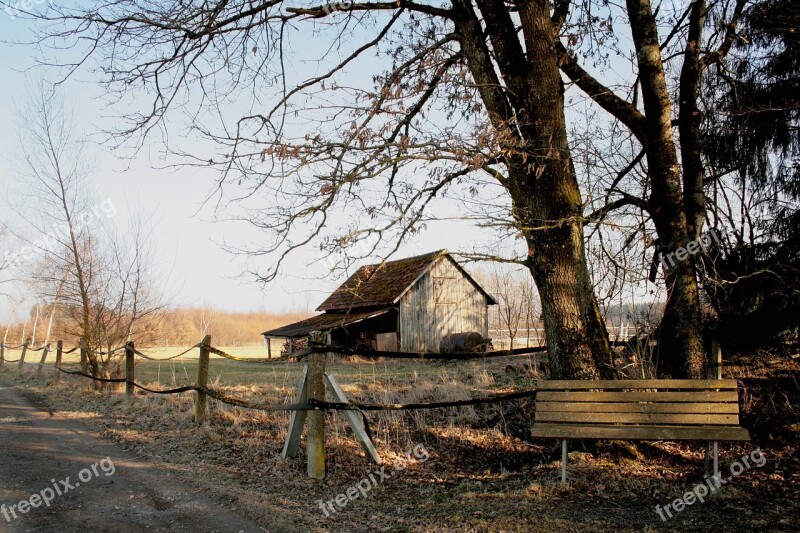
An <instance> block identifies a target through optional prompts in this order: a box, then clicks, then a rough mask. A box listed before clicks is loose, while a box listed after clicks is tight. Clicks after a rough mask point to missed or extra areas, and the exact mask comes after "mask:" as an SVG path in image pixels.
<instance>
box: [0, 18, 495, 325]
mask: <svg viewBox="0 0 800 533" xmlns="http://www.w3.org/2000/svg"><path fill="white" fill-rule="evenodd" d="M28 38H30V27H29V23H28V22H27V21H24V20H21V19H12V18H10V17H9V16H8V15H7V13H5V12H3V11H1V10H0V41H20V40H26V39H28ZM33 64H34V50H33V49H32V48H28V47H24V46H12V45H9V44H3V43H0V124H2V125H3V126H4V127H2V128H0V191H2V194H0V221H1V222H3V223H6V224H8V225H10V226H12V227H19V226H20V224H19V221H15V220H14V218H15V215H14V213H13V212H11V211H10V210H9V206H10V205H11V204H12V203H15V204H18V203H19V201H20V198H19V197H20V194H21V193H22V192H23V191H24V190H25V183H24V179H23V178H22V177H20V176H19V175H18V174H17V173H16V172H15V164H14V160H15V157H16V155H15V150H16V147H17V146H18V140H17V132H16V127H15V122H16V120H17V119H16V117H17V113H18V110H19V109H24V108H25V102H26V100H27V98H28V97H29V95H30V94H31V93H32V92H33V90H32V88H35V87H36V85H37V84H38V83H39V80H40V79H42V78H45V79H47V73H46V72H43V71H42V70H41V69H31V67H32V66H33ZM62 96H63V99H64V101H65V103H66V105H67V106H68V107H73V106H74V111H75V117H76V123H77V126H78V127H79V129H83V130H84V131H85V132H87V133H89V134H93V133H94V132H96V131H97V129H98V126H102V125H104V124H105V125H106V126H107V125H108V123H109V122H108V121H109V117H110V116H112V115H113V114H114V113H115V112H118V109H117V110H109V109H105V108H104V107H103V105H102V101H101V98H102V91H101V89H100V87H98V86H97V85H95V84H93V83H92V79H91V75H90V74H88V73H86V72H81V73H80V74H79V75H78V76H76V77H75V78H74V79H71V80H69V81H68V82H67V83H66V84H64V86H63V87H62ZM173 133H174V132H173ZM159 148H160V147H159V146H158V144H157V143H154V142H152V141H151V143H149V144H148V145H147V146H146V147H145V149H143V150H142V151H141V152H140V153H139V154H138V156H137V157H136V158H135V159H134V160H133V161H129V160H127V159H121V158H118V157H115V155H114V154H112V153H110V152H109V151H108V150H107V149H105V148H103V147H101V146H99V145H93V146H92V147H90V148H89V149H87V154H88V155H91V156H93V157H94V158H95V164H94V168H95V171H94V173H93V174H92V176H91V177H90V180H91V190H92V193H93V196H94V199H95V200H96V202H100V201H102V200H105V199H110V200H111V201H113V203H114V205H115V206H116V208H117V211H118V215H117V216H116V217H115V218H114V220H117V219H119V220H124V219H125V217H126V211H127V210H129V209H131V208H136V207H139V206H141V208H142V209H143V210H144V211H145V212H147V213H153V214H154V215H155V216H154V217H153V225H154V227H155V230H156V231H155V233H156V235H157V247H158V252H159V256H160V258H161V259H160V263H159V265H158V268H159V272H160V275H161V276H162V279H166V280H168V286H169V291H168V292H169V294H170V295H174V296H173V298H172V301H171V302H170V303H172V304H174V305H185V306H205V305H207V306H211V307H215V308H219V309H224V310H231V311H249V310H268V311H281V310H307V309H314V308H315V307H316V306H317V305H318V304H319V303H320V302H321V301H322V300H323V299H324V298H325V296H326V295H327V294H328V293H329V292H330V291H331V290H332V289H334V288H335V287H336V286H337V285H338V283H340V282H341V279H331V278H325V279H324V278H323V277H322V275H321V274H322V272H321V268H320V267H317V268H316V269H314V268H308V267H307V264H308V262H309V260H311V259H313V258H314V257H313V252H312V251H310V250H309V251H308V252H307V253H304V254H303V255H304V256H305V257H303V256H300V255H298V256H296V257H295V258H293V259H292V260H291V262H290V263H289V264H288V265H287V268H286V269H285V270H284V272H283V274H282V275H281V276H280V278H279V279H278V280H276V281H274V282H273V283H271V284H269V285H267V286H266V287H264V286H262V285H261V284H259V283H254V282H253V281H252V280H251V279H244V277H243V276H242V274H241V273H242V271H243V266H242V262H241V260H240V259H239V258H236V257H233V256H232V255H231V254H229V253H227V252H225V251H223V250H222V249H221V248H220V246H219V244H220V243H221V242H223V241H225V242H226V243H228V244H231V245H237V244H240V245H241V244H245V243H253V242H259V239H261V238H263V236H262V235H261V234H260V233H259V232H258V231H255V230H253V229H252V228H249V227H243V226H237V227H233V226H231V225H229V224H224V223H214V222H212V219H213V218H214V213H213V209H212V208H211V207H202V204H203V200H204V199H205V198H206V196H207V195H208V193H209V191H211V190H212V186H213V184H214V181H213V180H214V174H205V175H204V174H202V173H199V172H198V170H197V169H180V170H174V169H168V170H163V169H162V170H159V169H157V168H154V167H156V166H158V165H159V164H163V163H162V162H160V161H158V151H159ZM484 237H485V236H484ZM481 238H483V237H482V236H481V235H476V234H474V233H471V232H465V231H463V226H462V225H460V224H458V223H442V224H439V225H438V226H437V227H436V230H435V231H431V230H429V231H426V232H423V233H422V234H421V235H419V236H418V237H417V238H415V239H414V241H413V243H412V244H410V245H406V246H405V247H404V248H402V249H401V251H400V252H399V253H398V254H397V255H396V256H395V257H397V258H399V257H404V256H407V255H414V254H417V253H424V252H428V251H431V250H436V249H440V248H447V249H450V250H458V249H470V248H472V246H471V244H472V243H473V242H475V241H476V240H480V239H481ZM2 246H3V247H4V248H3V249H0V256H2V255H3V254H4V253H6V252H7V251H11V252H14V251H15V247H19V246H20V245H19V244H18V243H11V244H10V246H9V245H8V244H7V243H6V242H5V241H4V242H3V243H2ZM9 249H10V250H9ZM2 290H3V291H5V292H9V290H11V291H12V292H13V290H14V289H13V288H11V289H10V288H9V287H8V286H4V287H2ZM25 307H26V306H25V305H24V304H23V305H22V306H20V307H19V308H18V309H17V310H16V312H14V311H13V309H12V305H11V304H9V303H7V301H6V300H5V299H4V300H2V301H0V321H7V320H9V319H11V318H14V317H13V316H12V314H16V315H17V318H21V316H22V314H25V313H27V310H26V309H25Z"/></svg>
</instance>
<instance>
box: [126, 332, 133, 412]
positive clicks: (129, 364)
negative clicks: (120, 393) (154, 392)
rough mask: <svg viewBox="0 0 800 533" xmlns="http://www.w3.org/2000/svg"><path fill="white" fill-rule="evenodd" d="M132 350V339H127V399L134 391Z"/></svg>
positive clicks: (131, 396)
mask: <svg viewBox="0 0 800 533" xmlns="http://www.w3.org/2000/svg"><path fill="white" fill-rule="evenodd" d="M134 351H135V348H134V345H133V341H128V342H127V343H126V344H125V396H127V397H128V399H131V398H133V392H134V391H133V382H134V380H135V375H134V369H133V368H134V363H135V360H134V358H133V356H134Z"/></svg>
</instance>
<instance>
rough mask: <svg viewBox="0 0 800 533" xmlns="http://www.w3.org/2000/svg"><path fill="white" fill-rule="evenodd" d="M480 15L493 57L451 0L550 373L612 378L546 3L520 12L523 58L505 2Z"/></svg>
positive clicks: (483, 4)
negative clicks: (533, 293) (499, 146)
mask: <svg viewBox="0 0 800 533" xmlns="http://www.w3.org/2000/svg"><path fill="white" fill-rule="evenodd" d="M478 7H479V8H480V10H481V13H482V14H483V16H484V21H485V24H486V27H487V30H488V31H487V34H488V35H489V37H490V39H491V45H492V48H491V52H490V50H489V48H488V46H487V43H486V41H485V37H484V32H483V30H482V28H481V24H480V22H479V21H478V19H477V17H476V16H475V12H474V11H473V7H472V5H471V3H470V2H467V1H466V0H456V2H454V13H455V17H454V21H455V23H456V32H457V34H458V35H459V42H460V43H461V46H462V49H463V51H464V54H465V56H466V57H467V59H468V61H467V63H468V65H469V68H470V71H471V72H472V74H473V77H474V78H475V80H476V83H477V85H478V90H479V91H480V94H481V98H482V100H483V102H484V104H485V105H486V108H487V110H488V112H489V116H490V119H491V120H492V124H493V126H494V128H495V130H496V131H497V132H498V137H500V138H504V139H508V141H506V142H507V143H508V147H507V148H506V150H505V152H506V153H507V154H508V155H507V156H506V157H505V163H506V166H507V168H508V177H507V179H506V180H505V182H504V185H505V186H506V188H507V189H508V191H509V194H510V196H511V200H512V203H513V214H514V218H515V221H516V223H517V226H518V227H519V229H520V232H521V234H522V235H523V236H524V238H525V240H526V242H527V244H528V250H529V259H528V266H529V269H530V271H531V274H532V276H533V278H534V281H535V282H536V285H537V288H538V290H539V295H540V297H541V301H542V309H543V314H544V326H545V334H546V337H547V345H548V352H549V356H550V366H551V374H552V376H553V377H555V378H572V379H597V378H598V377H601V376H606V377H610V376H611V375H612V371H611V368H612V367H611V360H612V352H611V348H610V346H609V343H608V333H607V331H606V328H605V324H604V322H603V319H602V317H601V315H600V311H599V307H598V305H597V300H596V299H595V296H594V290H593V287H592V283H591V279H590V276H589V270H588V267H587V264H586V254H585V250H584V239H583V218H582V214H583V213H582V201H581V194H580V189H579V187H578V182H577V179H576V177H575V170H574V167H573V165H572V158H571V156H570V150H569V146H568V144H567V131H566V121H565V119H564V87H563V84H562V81H561V73H560V71H559V66H558V57H557V54H556V48H555V38H554V31H553V25H552V22H551V20H550V8H549V3H548V2H547V1H545V0H535V1H533V2H527V3H524V4H523V5H521V7H520V19H521V23H522V27H523V33H524V36H525V51H523V49H522V46H521V44H520V42H519V37H518V34H517V31H516V29H515V25H514V23H513V22H512V19H511V16H510V14H509V13H508V9H507V7H506V6H505V4H504V3H503V2H502V1H501V0H478ZM492 54H493V55H494V58H495V60H496V62H497V63H496V65H497V67H498V69H499V72H500V76H501V78H498V77H497V75H496V71H495V64H494V62H493V61H492V60H491V57H492ZM501 80H502V82H503V83H501ZM503 84H504V85H505V88H504V87H503Z"/></svg>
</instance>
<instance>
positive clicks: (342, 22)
mask: <svg viewBox="0 0 800 533" xmlns="http://www.w3.org/2000/svg"><path fill="white" fill-rule="evenodd" d="M569 7H570V6H569V3H559V4H558V5H557V9H556V10H555V11H554V12H551V9H550V4H549V3H548V2H545V1H536V2H523V3H519V4H507V3H505V2H503V1H500V0H479V1H477V2H476V3H473V2H470V1H466V0H456V1H454V2H452V4H447V3H442V4H441V5H438V4H428V3H419V2H414V1H407V0H400V1H399V2H391V3H383V2H356V3H353V4H352V5H350V6H348V7H347V9H336V8H335V6H328V5H319V4H318V5H313V4H311V5H309V4H295V3H293V2H283V1H278V0H274V1H264V2H256V1H244V0H234V1H227V0H226V1H219V2H180V3H174V2H165V1H159V0H147V1H132V0H115V1H112V2H103V3H98V4H96V5H95V6H94V7H93V8H91V9H82V8H71V7H58V6H56V7H52V8H49V9H48V10H46V11H45V13H43V14H42V15H41V16H40V17H39V18H40V20H41V21H42V22H44V23H47V22H49V23H50V24H49V25H46V26H44V29H43V30H42V35H41V37H42V41H41V42H42V43H48V42H49V43H51V44H54V45H56V46H58V47H60V48H61V49H62V50H63V49H64V48H65V47H67V48H69V47H70V46H72V47H74V48H77V50H75V52H76V53H77V54H78V56H76V60H75V61H74V62H73V63H71V64H68V65H66V66H67V67H68V68H70V69H77V68H79V67H81V66H82V65H83V64H85V63H86V62H87V61H90V60H96V61H98V62H99V64H100V65H101V66H100V68H101V69H102V72H103V73H104V75H103V79H104V80H105V81H106V82H107V84H108V85H107V86H108V89H109V91H116V92H117V94H119V95H120V97H121V98H123V99H124V98H125V97H126V96H127V95H129V94H130V91H134V90H137V91H138V90H139V88H142V87H143V88H144V90H145V91H146V92H147V93H148V94H149V95H150V96H151V105H149V106H148V107H147V109H146V110H145V111H144V112H143V113H141V114H138V115H135V114H134V115H132V114H128V115H127V116H129V117H132V118H131V121H130V123H129V124H127V125H126V127H124V128H123V129H122V131H120V133H121V134H122V135H123V136H128V137H130V136H135V135H136V134H142V135H146V134H148V133H152V132H153V131H154V130H156V129H157V128H159V127H165V126H166V124H167V122H166V118H165V117H166V116H167V115H168V113H169V112H170V111H171V110H173V109H175V108H178V107H184V108H185V109H186V108H191V107H192V106H195V108H194V109H195V110H198V109H202V108H211V109H212V110H213V111H214V112H215V113H216V116H218V117H227V116H229V115H230V113H237V114H236V115H235V116H236V117H237V118H236V119H234V120H225V119H224V118H223V119H222V120H221V121H220V125H219V126H218V127H216V128H215V127H212V126H210V125H209V124H207V123H204V121H203V118H202V117H206V118H207V117H208V115H201V114H197V115H194V116H195V117H196V118H195V119H193V126H194V128H195V131H196V132H198V133H200V134H201V135H202V136H205V137H206V138H207V139H210V140H212V141H213V142H214V143H215V146H216V147H217V148H218V151H217V153H216V154H215V155H213V156H212V157H209V156H207V155H205V154H204V155H203V156H202V157H200V156H195V158H194V159H193V161H194V163H195V164H198V165H202V166H211V167H218V168H219V169H220V170H221V171H222V177H221V179H220V181H219V183H218V186H219V187H218V190H220V191H222V192H224V191H226V190H229V189H231V188H236V187H237V186H239V187H241V188H243V189H244V190H243V192H241V193H240V194H239V195H238V199H239V200H240V205H242V206H250V207H253V209H251V210H249V211H247V213H246V214H245V215H243V218H245V219H247V220H249V221H250V222H252V223H253V224H254V225H256V226H257V227H259V228H262V229H264V230H266V231H267V232H268V233H269V234H270V235H271V241H270V242H269V243H268V244H267V245H265V246H263V247H260V248H259V249H257V250H251V251H252V252H254V253H256V254H264V255H270V256H276V257H277V259H276V261H275V264H277V265H278V266H280V264H281V262H282V261H283V258H284V257H285V256H286V254H287V253H290V252H292V251H294V250H296V249H298V248H301V247H303V246H306V245H308V244H309V243H320V242H321V243H322V244H321V246H322V248H323V249H324V250H326V251H332V250H335V249H337V248H340V247H342V246H351V245H353V244H355V243H359V242H362V241H364V240H367V239H375V238H376V237H377V239H375V240H374V242H376V243H380V244H375V245H374V246H373V247H370V249H369V252H370V253H372V252H374V251H375V250H376V249H377V247H378V246H380V245H384V246H388V251H389V253H391V251H392V250H394V249H396V248H397V247H398V246H399V245H400V243H402V242H403V241H405V240H406V239H407V238H409V237H410V236H411V235H413V234H414V233H415V232H417V231H419V229H420V228H421V227H423V226H424V225H425V224H426V223H428V222H431V221H432V220H435V219H436V218H438V217H443V216H444V215H442V214H441V213H439V214H436V213H434V211H435V209H434V206H435V205H436V202H437V200H441V199H454V200H458V201H459V202H460V205H461V206H462V207H461V209H462V212H461V214H459V215H458V216H465V215H464V212H466V213H470V212H473V211H479V210H481V209H483V212H482V213H481V216H482V217H483V218H482V219H481V220H484V221H487V222H488V223H492V224H494V225H496V227H498V228H499V229H500V231H501V232H502V233H503V234H504V235H507V236H512V237H513V238H514V239H516V240H517V242H519V243H520V244H521V245H520V246H518V247H517V248H516V250H515V251H514V253H512V254H507V255H498V253H497V252H492V253H490V254H487V253H486V251H485V250H484V251H477V252H476V253H475V254H473V255H474V256H481V257H486V256H488V255H491V256H492V257H494V258H498V259H502V260H505V261H516V262H519V263H522V264H524V265H525V266H526V267H527V268H528V269H529V270H530V272H531V274H532V275H533V278H534V279H535V281H536V284H537V287H538V289H539V292H540V296H541V302H542V307H543V317H544V323H545V329H546V332H547V342H548V347H549V351H550V357H551V365H552V368H553V374H554V375H556V376H563V377H573V378H593V377H597V376H599V375H601V374H603V375H611V350H610V347H609V344H608V338H607V333H606V330H605V326H604V324H603V320H602V317H601V315H600V312H599V308H598V305H597V302H596V300H595V297H594V293H593V290H592V281H591V278H590V275H589V271H588V268H587V264H586V255H585V249H584V238H583V227H584V220H583V212H582V209H583V201H582V198H581V192H580V190H579V187H578V181H577V179H576V175H575V171H574V165H573V162H572V157H571V153H570V149H569V146H568V143H567V131H566V122H565V114H564V97H563V94H564V86H563V82H562V79H561V74H560V72H559V62H560V60H561V57H562V54H561V53H560V45H559V44H558V34H559V32H560V30H561V28H562V27H563V26H564V24H565V22H566V18H567V16H568V12H569ZM48 39H49V40H48ZM311 39H313V42H314V45H313V46H312V48H313V50H311V51H309V50H308V48H309V47H308V46H307V43H308V42H309V40H311ZM87 43H90V44H89V47H88V48H85V47H84V45H86V44H87ZM320 50H322V52H321V53H320V52H319V51H320ZM373 54H377V55H378V57H379V58H381V59H382V61H383V63H381V65H380V66H376V65H374V64H370V56H371V55H373ZM61 57H64V56H63V55H62V56H61ZM64 63H65V62H64V61H62V66H63V64H64ZM298 64H313V65H316V66H315V69H316V71H317V74H315V75H313V76H311V77H309V78H307V79H306V78H299V77H298V76H297V74H296V73H295V68H292V67H296V65H298ZM359 64H361V65H364V64H366V65H367V66H368V67H371V68H370V70H371V71H372V73H373V74H372V75H370V76H369V77H367V78H366V79H360V78H359V77H358V75H357V74H358V69H357V68H356V67H357V65H359ZM362 68H363V67H362ZM365 82H366V83H365ZM139 94H141V93H139ZM242 98H248V102H247V103H246V104H245V103H243V102H242V100H241V99H242ZM193 114H194V112H193ZM141 138H142V137H139V139H141ZM220 147H221V149H219V148H220ZM183 155H188V154H183ZM189 157H192V156H189ZM487 197H488V198H494V199H495V200H496V201H495V202H494V203H491V202H486V201H485V199H486V198H487ZM464 205H466V206H468V208H467V209H464ZM345 206H346V207H347V211H348V218H347V222H346V223H344V222H342V219H341V218H337V215H336V208H342V207H345ZM447 216H450V215H449V214H448V215H447ZM466 218H469V217H468V216H467V217H466ZM335 228H343V230H342V231H339V232H338V233H337V232H334V231H332V230H333V229H335ZM387 243H389V244H388V245H387ZM275 272H276V271H275V270H272V271H270V272H268V273H266V274H265V275H263V276H262V277H263V278H265V279H271V278H272V277H274V275H275Z"/></svg>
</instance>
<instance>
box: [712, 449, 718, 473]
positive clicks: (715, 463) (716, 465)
mask: <svg viewBox="0 0 800 533" xmlns="http://www.w3.org/2000/svg"><path fill="white" fill-rule="evenodd" d="M713 446H714V476H717V475H719V443H718V442H716V441H714V444H713Z"/></svg>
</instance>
